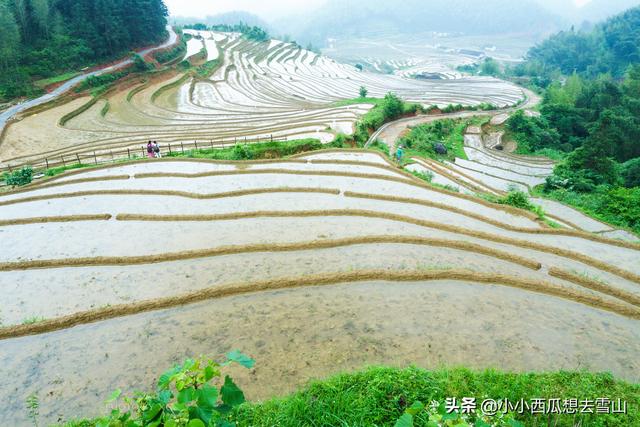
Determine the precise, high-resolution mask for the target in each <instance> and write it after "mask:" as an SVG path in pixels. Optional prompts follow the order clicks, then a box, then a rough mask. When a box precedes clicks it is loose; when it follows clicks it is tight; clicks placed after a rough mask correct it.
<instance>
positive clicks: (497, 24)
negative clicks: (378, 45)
mask: <svg viewBox="0 0 640 427" xmlns="http://www.w3.org/2000/svg"><path fill="white" fill-rule="evenodd" d="M561 24H562V20H561V19H559V18H558V17H557V16H555V15H553V14H551V13H550V12H548V11H547V10H545V9H544V8H542V7H541V6H539V5H538V4H536V3H535V2H533V1H531V0H525V1H519V2H517V3H516V2H512V1H508V0H487V1H477V0H473V1H471V2H469V1H463V0H449V1H447V0H435V1H429V2H428V4H425V2H423V1H419V0H410V1H403V2H395V3H388V2H387V3H385V2H369V1H365V0H356V1H350V2H342V1H337V0H332V1H329V2H328V3H327V4H326V5H325V6H324V7H321V8H320V9H319V10H317V11H315V12H313V13H309V14H306V15H305V16H304V17H295V18H290V19H284V20H282V21H280V22H277V23H274V26H275V27H276V29H278V30H281V29H283V28H286V29H287V32H290V33H291V34H292V35H293V36H294V37H296V39H298V40H300V41H302V42H304V43H307V42H312V43H314V44H319V45H320V44H324V43H325V42H326V40H327V38H342V37H346V36H354V35H357V36H363V35H366V34H372V33H376V32H380V31H389V32H395V33H400V34H411V33H414V32H427V31H437V32H449V33H450V32H461V33H464V34H495V33H509V32H527V31H533V32H536V33H544V32H545V31H553V30H557V29H558V28H560V25H561ZM281 31H282V30H281Z"/></svg>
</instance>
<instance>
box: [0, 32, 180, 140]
mask: <svg viewBox="0 0 640 427" xmlns="http://www.w3.org/2000/svg"><path fill="white" fill-rule="evenodd" d="M167 31H168V32H169V38H168V39H167V41H165V42H164V43H162V44H161V45H159V46H155V47H150V48H147V49H144V50H141V51H139V52H138V54H139V55H140V56H143V57H144V56H146V55H148V54H149V53H151V52H153V51H156V50H160V49H164V48H166V47H168V46H171V45H172V44H174V43H175V42H176V40H177V39H178V35H177V34H176V33H175V32H174V31H173V28H171V26H169V25H168V26H167ZM131 63H132V60H131V59H130V58H127V59H125V60H122V61H120V62H117V63H115V64H112V65H109V66H107V67H104V68H100V69H97V70H94V71H91V72H89V73H84V74H81V75H79V76H77V77H74V78H72V79H71V80H68V81H66V82H65V83H64V84H62V85H60V86H58V87H57V88H56V89H55V90H53V91H52V92H50V93H47V94H46V95H43V96H41V97H39V98H36V99H31V100H29V101H25V102H22V103H20V104H16V105H14V106H13V107H11V108H8V109H7V110H5V111H4V112H2V114H0V134H1V133H2V130H3V129H4V127H5V125H6V123H7V121H8V120H9V119H11V118H12V117H14V116H15V115H16V114H18V113H20V112H22V111H25V110H28V109H29V108H33V107H35V106H38V105H41V104H44V103H46V102H49V101H51V100H53V99H55V98H57V97H58V96H60V95H62V94H63V93H65V92H67V91H68V90H69V89H71V88H72V87H74V86H75V85H77V84H78V83H80V82H81V81H83V80H84V79H86V78H88V77H91V76H98V75H101V74H104V73H108V72H110V71H114V70H118V69H120V68H123V67H126V66H127V65H129V64H131Z"/></svg>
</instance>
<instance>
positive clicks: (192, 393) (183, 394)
mask: <svg viewBox="0 0 640 427" xmlns="http://www.w3.org/2000/svg"><path fill="white" fill-rule="evenodd" d="M195 398H196V390H195V389H194V388H193V387H188V388H185V389H183V390H182V391H180V393H178V403H189V402H191V401H192V400H194V399H195Z"/></svg>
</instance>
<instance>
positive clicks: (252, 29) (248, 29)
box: [183, 22, 271, 42]
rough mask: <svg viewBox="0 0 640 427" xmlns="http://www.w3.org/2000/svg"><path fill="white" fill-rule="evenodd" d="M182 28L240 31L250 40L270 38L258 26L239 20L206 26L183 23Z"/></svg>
mask: <svg viewBox="0 0 640 427" xmlns="http://www.w3.org/2000/svg"><path fill="white" fill-rule="evenodd" d="M183 28H186V29H190V30H197V31H207V30H210V31H221V32H226V33H241V34H242V35H243V36H245V37H246V38H248V39H250V40H255V41H259V42H263V41H267V40H269V39H270V38H271V36H270V35H269V33H268V32H267V31H266V30H264V29H262V28H260V27H258V26H255V25H254V26H250V25H247V24H245V23H244V22H240V23H238V24H234V25H231V24H216V25H211V26H207V25H206V24H192V25H184V26H183Z"/></svg>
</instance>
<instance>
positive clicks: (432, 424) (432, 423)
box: [426, 421, 438, 427]
mask: <svg viewBox="0 0 640 427" xmlns="http://www.w3.org/2000/svg"><path fill="white" fill-rule="evenodd" d="M426 427H438V423H437V422H435V421H429V422H427V426H426Z"/></svg>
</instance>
